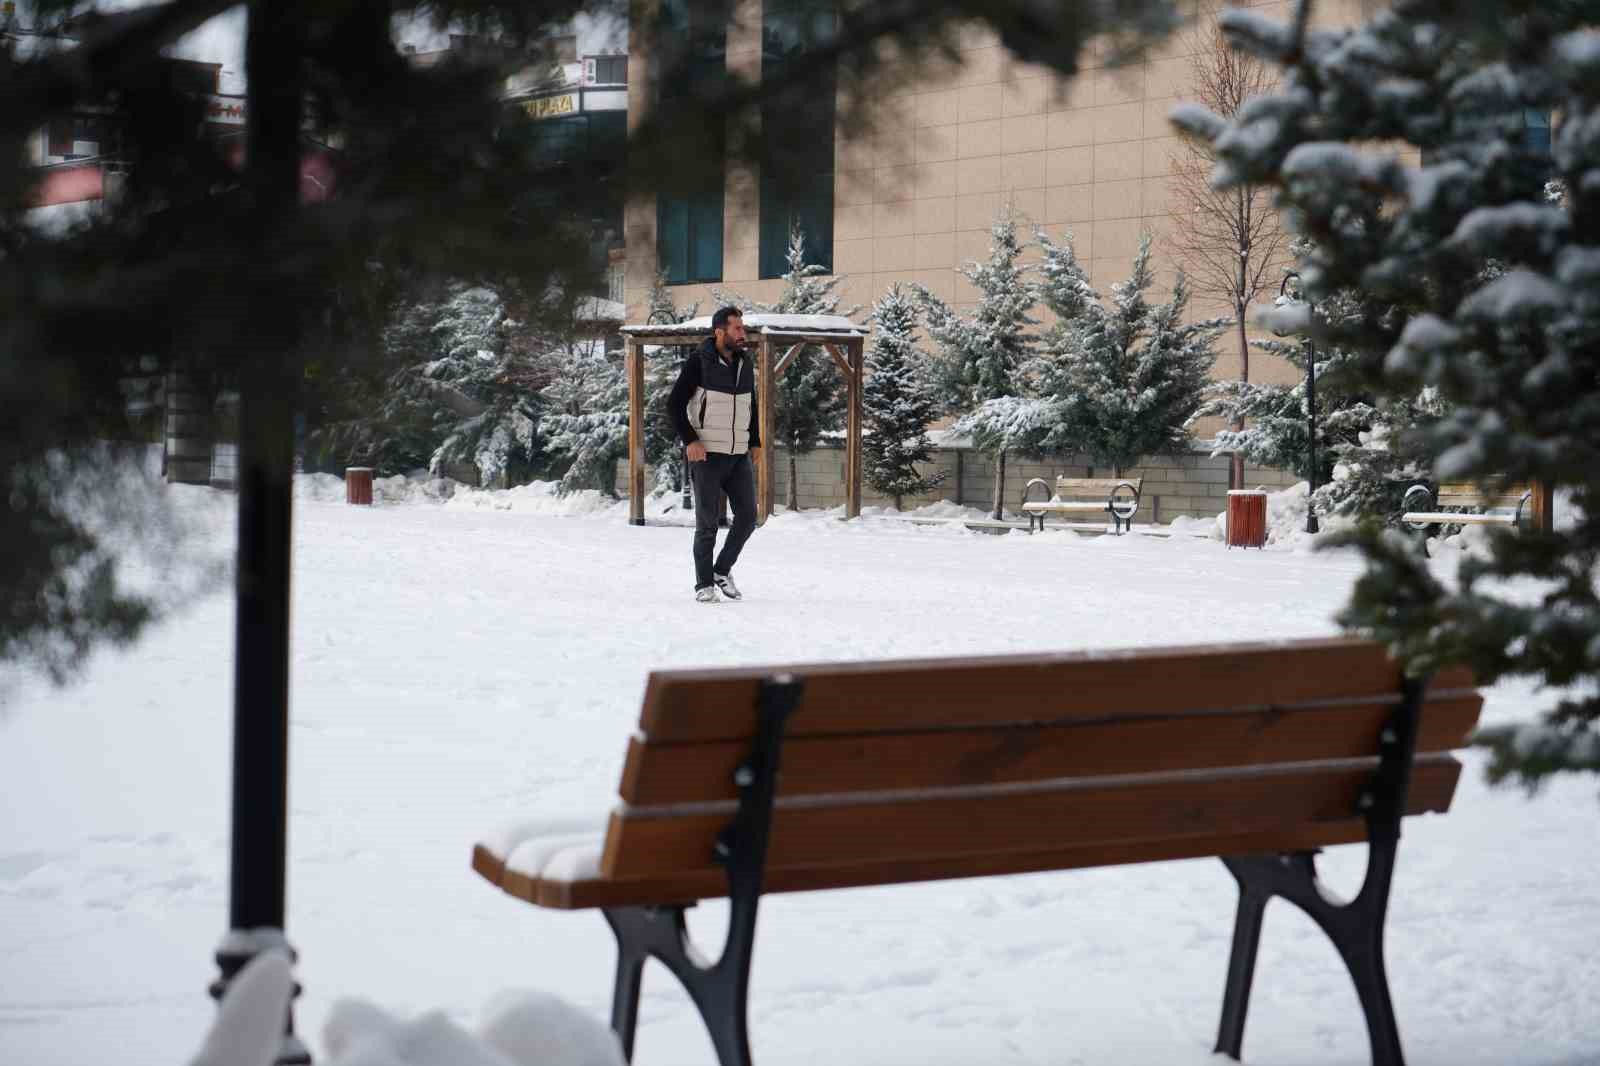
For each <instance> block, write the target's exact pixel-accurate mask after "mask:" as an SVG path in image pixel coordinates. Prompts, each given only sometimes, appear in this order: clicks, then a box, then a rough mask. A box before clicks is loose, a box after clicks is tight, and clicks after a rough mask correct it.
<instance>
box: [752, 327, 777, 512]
mask: <svg viewBox="0 0 1600 1066" xmlns="http://www.w3.org/2000/svg"><path fill="white" fill-rule="evenodd" d="M776 388H777V375H776V374H774V373H773V372H772V338H770V337H768V336H767V335H766V334H765V333H763V334H761V339H760V341H759V342H758V346H757V348H756V402H757V403H759V404H760V405H761V411H760V413H759V414H758V415H757V418H756V426H757V429H758V430H759V432H760V434H761V459H760V461H759V462H757V463H756V522H758V523H765V522H766V520H767V519H768V518H769V517H771V515H772V507H773V501H774V498H775V490H776V486H775V484H774V478H773V476H772V475H773V471H774V470H775V469H776V465H775V464H776V461H777V451H778V449H777V444H778V441H777V433H778V426H777V421H778V418H777V413H778V401H777V396H776V395H775V390H776Z"/></svg>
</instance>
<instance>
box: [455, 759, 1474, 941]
mask: <svg viewBox="0 0 1600 1066" xmlns="http://www.w3.org/2000/svg"><path fill="white" fill-rule="evenodd" d="M1452 763H1453V760H1452ZM1459 772H1460V768H1459V766H1458V765H1430V766H1428V767H1423V766H1419V767H1418V773H1417V776H1416V778H1415V780H1414V781H1413V785H1412V790H1411V794H1410V802H1409V804H1408V812H1407V813H1409V814H1413V815H1416V814H1422V813H1424V812H1428V811H1443V810H1445V809H1447V808H1448V807H1449V804H1450V799H1451V795H1452V794H1453V792H1454V788H1455V783H1456V778H1457V777H1458V776H1459ZM1365 839H1366V826H1365V823H1364V822H1363V821H1362V820H1361V819H1359V818H1352V817H1345V818H1339V819H1334V820H1329V821H1323V822H1315V823H1306V824H1302V825H1299V826H1295V827H1293V828H1289V829H1277V830H1267V831H1253V832H1227V833H1220V834H1212V835H1189V836H1177V837H1168V838H1163V839H1155V840H1139V841H1121V842H1115V843H1109V844H1107V843H1101V844H1090V845H1083V846H1078V847H1071V848H1057V849H1045V850H1041V849H1029V850H1024V851H1013V852H988V853H981V854H974V855H954V856H937V857H932V858H916V859H897V860H883V859H869V860H867V861H864V862H857V863H842V864H828V865H818V866H788V867H773V868H770V869H769V870H768V872H767V876H766V881H765V885H764V889H765V891H767V892H810V891H820V890H824V889H835V888H857V887H866V886H871V885H884V884H898V883H901V882H912V881H939V880H950V879H955V878H963V877H989V876H999V875H1005V874H1018V873H1035V872H1040V871H1049V870H1071V869H1081V868H1089V867H1096V866H1114V865H1121V864H1125V863H1135V862H1163V861H1171V860H1177V859H1193V858H1205V857H1211V856H1216V855H1251V854H1261V853H1270V852H1276V851H1300V850H1309V849H1311V848H1318V847H1332V846H1335V845H1338V844H1354V843H1359V842H1361V841H1363V840H1365ZM592 847H593V849H594V851H595V852H596V853H598V851H599V849H600V847H601V838H600V837H599V836H598V835H597V836H595V837H594V838H593V845H592ZM574 865H575V864H568V869H567V870H548V869H546V870H542V871H533V872H530V871H519V870H516V869H514V868H511V869H508V868H507V865H506V861H505V857H504V856H501V855H497V854H495V853H494V852H493V851H491V850H490V849H489V848H487V847H485V846H483V845H479V846H478V847H477V848H475V849H474V851H473V859H472V866H473V869H474V870H476V871H477V872H478V873H479V874H480V875H481V876H483V877H484V878H486V879H487V880H488V881H490V882H491V883H493V884H495V885H497V886H499V887H500V888H501V889H502V890H504V891H506V892H508V893H510V894H511V895H513V896H516V897H517V898H519V899H523V900H526V901H527V902H529V903H536V904H538V905H540V906H543V907H552V908H558V909H565V910H578V909H584V908H589V907H610V906H628V905H636V904H663V903H692V902H694V901H696V900H702V899H718V898H721V897H723V896H725V895H726V894H727V880H726V877H725V875H724V874H723V872H722V871H721V870H719V869H716V868H710V867H707V868H701V869H699V870H695V871H689V872H684V873H676V874H657V875H651V876H641V877H639V878H634V879H616V878H609V877H605V876H567V874H569V873H570V872H571V870H572V868H573V866H574ZM541 874H542V876H541Z"/></svg>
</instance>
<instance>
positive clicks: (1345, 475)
mask: <svg viewBox="0 0 1600 1066" xmlns="http://www.w3.org/2000/svg"><path fill="white" fill-rule="evenodd" d="M1283 299H1284V300H1285V301H1287V300H1289V299H1290V297H1284V298H1283ZM1359 313H1360V308H1359V306H1358V304H1357V301H1356V299H1355V297H1354V294H1352V293H1349V292H1341V293H1336V294H1335V295H1334V297H1333V298H1332V299H1329V300H1324V301H1323V302H1321V303H1319V304H1317V305H1316V315H1317V317H1318V318H1320V319H1339V320H1343V319H1345V318H1348V317H1349V316H1351V315H1354V314H1359ZM1251 346H1252V347H1254V348H1257V349H1259V350H1261V351H1264V352H1267V353H1269V354H1271V355H1275V356H1277V357H1278V358H1279V359H1281V360H1283V361H1284V362H1286V363H1288V364H1289V365H1290V366H1293V367H1295V368H1296V369H1297V370H1298V371H1299V372H1300V375H1299V377H1298V379H1297V380H1296V382H1295V383H1294V384H1292V385H1279V384H1266V383H1263V382H1259V381H1218V382H1214V383H1213V384H1212V385H1211V386H1210V388H1208V389H1207V391H1206V400H1205V403H1204V404H1203V405H1202V406H1201V408H1200V411H1199V414H1200V415H1202V416H1206V415H1220V416H1221V417H1222V418H1224V419H1225V420H1226V421H1227V422H1228V424H1229V426H1230V427H1243V428H1226V429H1222V430H1219V431H1218V432H1217V436H1216V441H1215V445H1214V447H1213V448H1212V451H1211V454H1212V455H1213V456H1216V455H1222V454H1224V453H1233V454H1235V455H1238V456H1241V457H1242V458H1243V459H1244V460H1245V461H1247V462H1250V463H1254V464H1256V465H1258V466H1269V467H1276V468H1279V469H1287V470H1293V471H1294V472H1295V473H1296V474H1297V475H1299V476H1300V477H1302V478H1305V479H1307V480H1311V479H1312V474H1313V471H1312V470H1311V468H1310V462H1311V453H1310V447H1309V445H1310V434H1311V430H1310V425H1309V418H1308V412H1307V410H1306V383H1305V371H1306V363H1307V360H1308V359H1311V358H1314V359H1315V360H1316V375H1317V440H1316V445H1317V448H1316V456H1317V469H1316V471H1315V475H1316V477H1315V481H1316V483H1317V485H1318V486H1320V487H1319V489H1318V501H1317V502H1318V503H1319V505H1321V509H1322V510H1324V511H1325V512H1326V511H1329V510H1336V511H1339V512H1342V513H1343V512H1348V511H1350V510H1352V509H1353V508H1354V507H1355V506H1356V505H1358V504H1361V505H1365V504H1366V503H1367V502H1372V497H1371V496H1370V495H1369V490H1370V489H1372V488H1375V487H1376V486H1373V485H1371V484H1370V483H1368V480H1367V479H1368V478H1369V477H1371V476H1372V475H1376V474H1378V470H1377V466H1376V464H1374V463H1372V462H1370V461H1369V462H1362V463H1361V464H1360V470H1361V471H1362V474H1361V476H1360V479H1359V483H1360V484H1361V486H1362V487H1361V490H1359V491H1356V483H1352V482H1351V471H1352V464H1353V462H1354V461H1356V460H1355V456H1356V455H1357V454H1358V453H1361V454H1365V449H1366V444H1364V443H1363V441H1364V440H1366V441H1367V442H1369V443H1370V442H1371V441H1372V440H1374V439H1375V440H1377V441H1378V442H1379V443H1380V444H1381V443H1382V441H1383V434H1382V432H1381V431H1380V433H1379V436H1378V437H1377V438H1372V436H1371V433H1372V430H1373V427H1374V425H1375V424H1376V423H1377V422H1378V420H1379V412H1378V409H1377V407H1375V406H1374V405H1373V403H1372V397H1371V395H1370V393H1369V392H1368V391H1367V390H1366V389H1365V388H1363V386H1362V382H1361V381H1360V380H1359V378H1358V376H1357V375H1356V374H1355V373H1354V365H1353V362H1354V358H1355V357H1354V356H1352V355H1351V354H1350V353H1349V352H1347V351H1344V350H1342V349H1339V348H1330V347H1328V346H1325V345H1319V344H1318V343H1317V342H1316V340H1315V339H1314V338H1313V337H1311V336H1309V335H1296V336H1287V337H1286V338H1285V339H1282V340H1257V341H1252V342H1251ZM1374 458H1375V457H1374ZM1335 479H1337V481H1336V480H1335ZM1404 489H1405V486H1404V485H1401V486H1400V487H1399V489H1398V490H1397V491H1395V492H1393V493H1391V494H1389V495H1392V496H1393V502H1394V504H1395V505H1396V506H1398V504H1399V501H1400V496H1401V494H1402V493H1403V492H1404ZM1330 505H1333V506H1332V507H1330ZM1398 515H1399V512H1398V510H1396V511H1395V512H1394V517H1396V518H1398Z"/></svg>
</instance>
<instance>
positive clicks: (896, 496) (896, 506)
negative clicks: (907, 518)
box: [894, 492, 905, 511]
mask: <svg viewBox="0 0 1600 1066" xmlns="http://www.w3.org/2000/svg"><path fill="white" fill-rule="evenodd" d="M902 498H903V497H901V495H900V493H898V492H897V493H895V494H894V509H895V510H896V511H904V510H905V508H904V507H902V506H900V501H901V499H902Z"/></svg>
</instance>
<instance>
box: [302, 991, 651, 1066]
mask: <svg viewBox="0 0 1600 1066" xmlns="http://www.w3.org/2000/svg"><path fill="white" fill-rule="evenodd" d="M322 1037H323V1043H324V1044H325V1045H326V1046H327V1049H328V1055H329V1059H328V1062H329V1066H625V1060H624V1059H623V1057H622V1046H621V1044H620V1043H618V1041H617V1037H616V1034H615V1033H613V1032H612V1031H611V1029H610V1028H609V1027H608V1026H607V1025H605V1024H604V1023H603V1022H601V1021H600V1019H598V1018H595V1017H593V1016H592V1015H590V1014H588V1013H586V1012H584V1011H581V1010H579V1009H578V1008H577V1007H574V1006H572V1005H571V1004H569V1003H567V1002H566V1001H565V1000H563V999H561V998H559V997H557V996H553V995H551V994H549V993H547V992H515V993H501V994H500V995H498V996H496V997H494V998H493V999H492V1000H491V1001H490V1003H489V1006H488V1008H487V1009H486V1010H485V1011H484V1018H483V1021H482V1024H481V1025H480V1026H479V1028H478V1031H477V1032H476V1033H471V1032H468V1031H467V1030H465V1029H463V1028H462V1027H461V1026H459V1025H457V1024H456V1023H455V1022H453V1021H451V1020H450V1018H449V1016H448V1015H446V1014H445V1013H444V1012H443V1011H429V1012H428V1013H426V1014H423V1015H420V1016H419V1017H417V1018H414V1019H412V1020H410V1021H402V1020H400V1019H398V1018H396V1017H395V1016H394V1015H392V1014H390V1013H388V1012H387V1011H385V1010H383V1009H382V1008H381V1007H377V1006H375V1005H373V1004H371V1003H368V1002H366V1001H365V1000H359V999H344V1000H340V1001H339V1002H338V1003H336V1004H334V1006H333V1009H332V1010H331V1011H330V1012H329V1015H328V1021H327V1024H326V1025H325V1026H323V1034H322Z"/></svg>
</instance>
